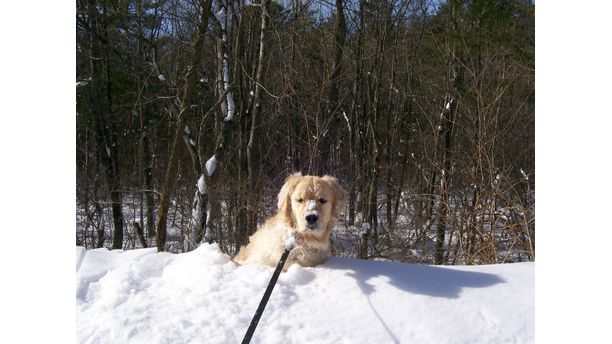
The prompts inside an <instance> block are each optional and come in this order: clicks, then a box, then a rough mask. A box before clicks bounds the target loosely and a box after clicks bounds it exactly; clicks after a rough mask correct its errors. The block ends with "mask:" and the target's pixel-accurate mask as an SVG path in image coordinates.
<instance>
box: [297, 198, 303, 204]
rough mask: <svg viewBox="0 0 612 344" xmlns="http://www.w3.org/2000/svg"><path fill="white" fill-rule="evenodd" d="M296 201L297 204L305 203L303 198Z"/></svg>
mask: <svg viewBox="0 0 612 344" xmlns="http://www.w3.org/2000/svg"><path fill="white" fill-rule="evenodd" d="M295 201H296V202H298V203H302V202H304V199H302V198H298V199H296V200H295Z"/></svg>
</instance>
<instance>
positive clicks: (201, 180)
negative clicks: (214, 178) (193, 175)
mask: <svg viewBox="0 0 612 344" xmlns="http://www.w3.org/2000/svg"><path fill="white" fill-rule="evenodd" d="M197 187H198V191H200V193H201V194H205V193H206V181H205V180H204V175H201V176H200V178H199V179H198V184H197Z"/></svg>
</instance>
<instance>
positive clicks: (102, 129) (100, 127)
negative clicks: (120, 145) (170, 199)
mask: <svg viewBox="0 0 612 344" xmlns="http://www.w3.org/2000/svg"><path fill="white" fill-rule="evenodd" d="M96 6H97V4H96V1H95V0H89V2H88V16H89V23H90V32H89V41H90V49H91V56H90V59H89V61H90V68H91V82H90V85H91V94H90V106H91V114H92V117H93V118H94V123H95V130H96V142H97V146H98V150H97V152H98V161H99V162H100V164H101V167H102V170H103V171H104V173H105V175H106V180H107V187H108V193H109V196H110V198H111V209H112V212H113V225H114V227H113V229H114V230H113V233H114V235H113V245H112V248H113V249H121V248H122V246H123V210H122V208H121V193H120V191H119V189H120V184H119V175H118V171H117V170H118V158H117V149H116V141H115V140H114V139H113V135H112V125H111V123H108V121H107V120H106V116H105V114H104V112H103V111H102V107H103V105H102V98H101V97H102V95H101V91H102V86H101V83H102V69H101V66H100V61H101V60H103V59H104V60H106V63H107V65H108V62H109V61H108V58H107V55H105V56H104V57H106V59H105V58H104V57H102V49H101V46H100V39H99V20H100V16H99V15H98V11H97V8H96ZM106 71H107V78H108V69H106ZM107 101H108V102H110V81H107ZM106 107H107V108H110V107H111V104H106Z"/></svg>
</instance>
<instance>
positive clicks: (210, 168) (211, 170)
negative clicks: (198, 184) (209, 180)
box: [206, 155, 218, 176]
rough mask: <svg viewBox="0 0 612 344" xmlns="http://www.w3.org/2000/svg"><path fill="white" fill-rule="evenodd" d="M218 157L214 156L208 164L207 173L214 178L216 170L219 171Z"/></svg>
mask: <svg viewBox="0 0 612 344" xmlns="http://www.w3.org/2000/svg"><path fill="white" fill-rule="evenodd" d="M217 164H218V161H217V156H216V155H213V156H212V158H210V159H208V161H207V162H206V172H208V176H212V175H213V173H215V170H216V169H217Z"/></svg>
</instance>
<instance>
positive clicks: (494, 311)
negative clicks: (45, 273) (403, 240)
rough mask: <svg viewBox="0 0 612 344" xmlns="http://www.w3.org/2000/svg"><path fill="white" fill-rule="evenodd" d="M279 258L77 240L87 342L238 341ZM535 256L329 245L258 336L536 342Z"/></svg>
mask: <svg viewBox="0 0 612 344" xmlns="http://www.w3.org/2000/svg"><path fill="white" fill-rule="evenodd" d="M273 270H274V269H272V268H270V267H264V266H258V265H250V266H241V267H239V266H236V265H235V264H234V263H233V262H232V261H231V260H230V258H229V257H227V256H226V255H224V254H223V253H221V252H220V251H219V249H218V247H217V246H216V245H207V244H205V245H202V246H200V247H199V248H198V249H196V250H195V251H192V252H189V253H184V254H179V255H176V254H170V253H157V251H156V249H154V248H152V249H139V250H131V251H121V250H114V251H108V250H106V249H97V250H90V251H86V250H84V249H83V248H82V247H77V248H76V298H77V326H76V327H77V341H78V342H79V343H239V342H240V341H241V340H242V337H243V336H244V333H245V331H246V329H247V328H248V325H249V323H250V321H251V318H252V316H253V313H254V312H255V309H256V308H257V305H258V303H259V301H260V299H261V297H262V295H263V292H264V290H265V288H266V286H267V284H268V282H269V280H270V277H271V275H272V272H273ZM534 304H535V294H534V263H515V264H502V265H488V266H452V267H451V266H427V265H413V264H401V263H391V262H382V261H371V260H358V259H349V258H338V257H332V258H330V260H329V261H328V262H327V263H326V264H324V265H321V266H318V267H316V268H303V267H300V266H297V265H294V266H292V267H291V268H290V269H289V271H288V272H287V273H283V274H281V276H280V278H279V280H278V283H277V285H276V287H275V289H274V292H273V293H272V296H271V298H270V301H269V303H268V305H267V307H266V310H265V312H264V314H263V316H262V318H261V321H260V322H259V325H258V327H257V330H256V331H255V334H254V336H253V340H252V343H279V342H283V343H508V342H512V343H531V342H533V341H534V335H535V324H534V321H535V320H534V317H535V314H534V313H535V311H534V307H535V305H534Z"/></svg>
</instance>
